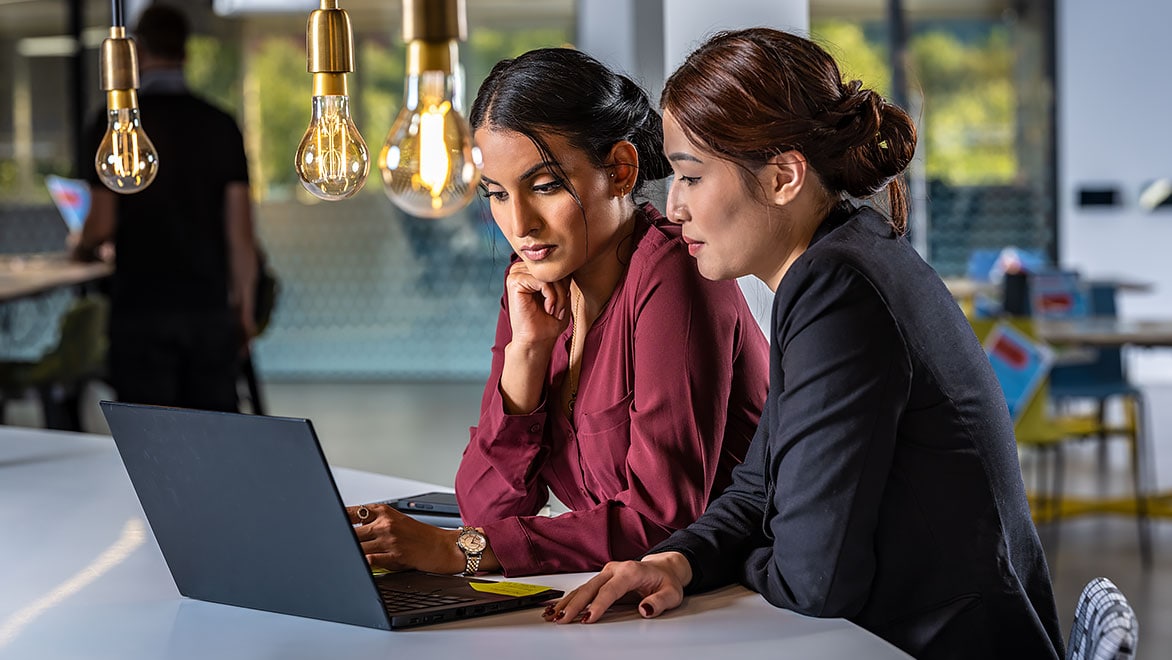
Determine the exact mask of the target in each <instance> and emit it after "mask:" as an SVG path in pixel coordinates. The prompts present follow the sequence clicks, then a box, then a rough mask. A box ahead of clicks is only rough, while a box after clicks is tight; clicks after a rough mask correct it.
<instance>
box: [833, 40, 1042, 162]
mask: <svg viewBox="0 0 1172 660" xmlns="http://www.w3.org/2000/svg"><path fill="white" fill-rule="evenodd" d="M811 32H812V34H813V37H814V39H816V40H817V41H818V42H819V43H820V44H822V45H823V46H824V47H825V48H827V50H828V51H829V52H830V53H831V54H832V55H834V57H835V58H836V59H837V60H838V61H839V64H840V67H841V69H842V73H843V77H844V78H845V79H846V80H853V79H861V80H862V81H863V82H864V84H865V85H866V86H868V87H871V88H874V89H876V90H877V91H879V92H880V93H883V94H888V93H889V92H890V85H891V73H890V67H889V66H888V55H887V47H886V45H885V44H883V45H881V44H876V43H874V42H871V41H868V40H867V38H866V35H865V33H864V30H863V26H861V25H859V24H858V23H852V22H848V21H843V20H825V21H818V22H815V23H814V24H813V26H812V29H811ZM909 51H910V53H909V55H910V67H909V68H910V70H909V72H908V86H909V88H910V89H909V93H910V94H911V95H913V96H915V95H916V94H917V93H919V94H921V95H922V97H923V106H922V111H921V116H920V117H916V120H917V123H918V125H919V128H920V139H921V141H922V143H921V149H922V151H923V153H924V163H925V169H926V173H927V176H928V178H930V179H940V180H942V181H945V182H947V183H950V184H955V185H967V184H993V183H1008V182H1011V181H1014V180H1015V179H1017V178H1018V177H1019V172H1018V162H1017V156H1016V151H1015V148H1016V145H1015V144H1014V128H1015V122H1016V117H1015V106H1016V103H1017V98H1016V93H1015V91H1014V88H1013V49H1012V46H1011V45H1010V43H1009V38H1008V35H1007V34H1006V31H1005V29H1004V28H1003V27H1000V26H997V27H994V28H993V29H991V30H989V31H988V32H987V35H986V36H984V37H983V38H975V39H966V40H962V39H961V38H960V37H958V36H957V35H956V34H953V33H952V32H949V31H946V30H944V29H939V28H930V29H927V30H923V31H920V32H917V33H915V34H913V36H912V37H911V39H910V40H909Z"/></svg>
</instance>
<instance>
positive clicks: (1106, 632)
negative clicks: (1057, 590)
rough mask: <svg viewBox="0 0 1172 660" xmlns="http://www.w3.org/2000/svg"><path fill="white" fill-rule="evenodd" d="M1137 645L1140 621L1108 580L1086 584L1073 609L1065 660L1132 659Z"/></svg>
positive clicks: (1121, 593)
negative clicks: (1072, 622)
mask: <svg viewBox="0 0 1172 660" xmlns="http://www.w3.org/2000/svg"><path fill="white" fill-rule="evenodd" d="M1138 645H1139V620H1138V619H1136V618H1135V611H1134V610H1132V609H1131V605H1130V604H1129V603H1128V602H1127V597H1126V596H1124V595H1123V592H1122V591H1120V590H1119V587H1116V586H1115V584H1114V583H1113V582H1111V580H1108V579H1107V578H1105V577H1098V578H1095V579H1093V580H1091V581H1090V582H1088V583H1087V586H1086V587H1085V588H1083V590H1082V595H1081V596H1079V598H1078V604H1077V605H1076V606H1075V608H1074V625H1073V626H1071V629H1070V643H1069V644H1067V645H1066V660H1131V659H1132V658H1135V649H1136V646H1138Z"/></svg>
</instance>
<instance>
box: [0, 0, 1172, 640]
mask: <svg viewBox="0 0 1172 660" xmlns="http://www.w3.org/2000/svg"><path fill="white" fill-rule="evenodd" d="M149 4H150V2H149V1H148V0H138V1H127V2H126V8H127V19H128V21H127V22H128V24H130V25H133V22H134V18H135V16H136V15H137V13H138V12H141V11H142V9H144V8H145V7H146V6H147V5H149ZM176 4H180V5H181V6H182V7H183V9H184V11H185V12H186V13H187V15H188V17H189V18H190V20H191V22H192V24H193V32H194V36H193V37H192V38H191V40H190V42H189V44H188V58H187V66H186V74H187V79H188V83H189V84H190V86H191V87H192V88H193V89H194V90H195V91H197V92H198V93H200V94H201V95H203V96H205V97H207V98H210V99H212V100H213V101H214V102H216V103H218V104H219V105H220V106H221V107H222V108H224V109H225V110H227V111H228V112H229V113H231V114H233V115H234V116H235V117H236V118H237V120H238V122H239V123H240V125H241V127H242V129H243V133H244V136H245V142H246V149H247V151H248V157H249V163H250V180H251V194H252V198H253V202H254V206H255V211H256V215H255V218H256V228H257V233H258V237H259V241H260V244H261V245H262V246H263V248H264V249H265V251H266V252H267V254H268V258H269V262H270V265H271V267H272V269H273V270H274V271H275V273H276V274H277V276H278V277H279V282H280V290H279V295H278V298H277V302H276V306H275V309H274V311H273V315H272V317H271V320H270V322H269V323H268V325H267V327H266V329H265V331H264V332H263V333H262V334H261V335H260V336H259V337H258V338H257V339H256V341H255V342H254V349H253V350H254V352H253V365H254V367H255V370H256V374H257V376H258V380H259V390H258V392H257V393H256V394H249V393H248V390H247V389H246V388H244V386H243V384H242V390H241V391H242V398H245V399H249V398H252V399H256V398H258V397H259V398H261V399H263V402H264V406H265V411H266V412H268V413H270V414H280V415H288V416H297V417H309V418H312V419H313V420H314V422H315V425H316V427H317V429H318V432H319V435H321V437H322V443H323V446H324V448H325V451H326V453H327V456H328V458H329V459H330V460H331V461H332V462H333V463H335V464H338V465H343V466H347V467H356V468H362V469H368V470H373V471H379V472H386V473H390V474H396V475H399V476H404V477H411V478H417V479H422V480H427V481H432V482H436V483H442V484H450V483H451V482H452V478H453V475H454V472H455V466H456V465H457V463H458V461H459V458H460V453H461V451H462V449H463V446H464V444H465V443H466V441H467V437H468V435H467V432H468V431H467V428H468V426H470V425H472V424H474V423H475V421H476V417H477V410H478V406H479V400H480V394H481V391H482V388H483V385H484V383H483V379H484V377H485V376H486V375H487V372H488V366H489V358H490V356H489V351H488V349H489V347H490V346H491V343H492V338H493V331H494V324H495V319H496V313H497V309H498V305H499V296H500V291H501V283H502V276H503V275H502V274H503V270H504V267H505V265H506V263H507V261H508V244H507V242H506V241H505V240H504V239H503V237H501V236H500V235H499V232H498V230H497V229H496V227H495V225H494V224H493V222H492V219H491V217H490V215H489V212H488V207H487V205H486V204H485V203H484V200H481V199H479V198H477V199H476V200H474V201H473V203H472V204H471V205H470V206H469V207H467V208H466V209H464V210H462V211H460V212H459V213H457V214H455V215H453V216H450V217H447V218H442V219H438V220H423V219H419V218H413V217H408V216H406V215H405V214H404V213H402V212H401V211H400V210H399V209H398V208H396V207H395V206H394V205H393V204H392V203H391V202H390V201H389V200H388V198H387V197H386V195H385V194H384V192H383V186H382V182H381V181H380V180H379V176H378V174H377V171H375V169H374V168H372V172H371V175H370V177H369V179H368V181H367V183H366V185H365V187H364V189H363V190H362V191H360V192H359V193H358V194H357V195H355V196H354V197H352V198H350V199H347V200H344V201H339V202H322V201H320V200H318V199H316V198H314V197H312V196H311V195H309V194H308V193H306V192H305V190H304V189H303V188H302V186H301V185H300V183H299V181H298V178H297V174H296V172H295V171H294V168H293V157H294V153H295V151H296V149H297V145H298V143H299V142H300V140H301V137H302V134H303V133H304V131H305V128H306V125H307V123H308V121H309V115H310V97H311V87H310V76H309V74H307V72H306V52H305V25H306V16H307V14H308V13H309V12H310V11H311V10H313V9H316V8H318V6H319V3H318V2H314V1H306V0H199V1H190V2H183V3H176ZM341 6H342V8H344V9H346V10H347V11H348V12H349V14H350V16H351V19H352V23H353V27H354V43H355V62H354V64H355V72H354V73H353V74H351V75H350V81H349V85H350V97H351V103H352V112H353V116H354V120H355V122H356V124H357V126H358V127H359V129H360V130H361V131H362V133H363V135H364V136H365V138H366V141H367V144H368V146H369V147H370V149H371V152H372V153H377V151H378V149H379V147H380V146H381V145H382V142H383V140H384V137H385V135H386V132H387V130H388V129H389V128H390V126H391V124H392V122H393V120H394V118H395V115H396V113H397V112H398V109H399V108H400V107H401V104H402V101H403V98H402V97H403V87H404V67H405V53H404V46H403V43H402V40H401V38H400V30H401V4H400V3H399V2H398V1H396V0H343V2H341ZM109 11H110V3H109V2H108V1H107V0H35V1H34V0H0V253H2V254H8V255H22V257H27V255H30V254H38V253H52V252H55V251H60V250H61V249H63V246H64V241H65V235H66V226H65V223H63V222H62V221H61V216H60V215H59V211H58V210H57V209H56V208H55V207H54V206H53V204H52V203H51V201H50V195H49V192H48V191H47V189H46V185H45V177H46V175H60V176H63V177H71V178H83V174H84V170H85V169H86V168H92V167H93V158H94V155H93V154H92V153H87V152H86V151H85V149H84V148H83V147H82V138H81V135H82V133H81V131H82V129H83V125H84V120H85V118H86V117H88V116H90V113H91V112H92V111H93V110H94V109H95V108H98V107H99V106H100V104H101V103H103V100H104V98H103V96H102V92H101V90H100V89H99V86H98V81H97V73H98V70H97V59H98V56H97V48H98V46H99V44H100V42H101V40H102V39H103V38H104V37H105V36H106V34H107V29H108V26H109V24H110V16H109ZM467 18H468V26H469V28H468V40H467V42H466V43H464V44H462V46H461V51H460V53H461V63H462V66H463V71H464V77H465V83H466V84H465V87H466V91H465V97H466V98H465V102H466V103H468V102H470V100H471V97H472V96H473V95H474V94H475V90H476V88H477V87H478V85H479V83H480V81H481V79H482V78H483V77H484V75H485V74H486V73H487V72H488V71H489V69H490V68H491V66H492V65H493V64H494V63H495V62H496V61H497V60H499V59H501V58H503V57H509V56H512V55H516V54H519V53H521V52H523V51H525V50H528V49H530V48H534V47H540V46H559V45H574V46H577V47H579V48H582V49H583V50H586V51H587V52H590V53H591V54H593V55H595V56H597V57H599V58H601V59H603V60H604V61H606V62H607V63H609V64H611V65H613V66H615V67H617V68H619V69H622V70H625V71H627V72H629V73H631V74H633V75H634V76H635V77H636V78H637V79H638V80H640V81H642V82H643V84H644V86H645V87H646V89H647V90H648V91H649V92H650V93H651V94H652V95H653V97H654V98H657V97H658V92H659V89H660V87H661V85H662V82H663V79H664V78H665V76H666V75H667V74H668V73H670V72H671V70H672V69H673V68H674V66H675V65H676V64H678V63H679V62H680V61H681V60H682V58H683V57H684V55H685V54H686V53H687V52H688V51H689V50H690V48H691V47H693V46H694V45H696V44H698V43H699V42H700V41H701V40H702V38H703V37H704V35H705V34H706V33H708V32H710V31H712V30H715V29H719V28H726V27H742V26H749V25H759V24H760V25H770V26H773V27H779V28H783V29H794V30H798V31H808V32H809V33H810V34H811V35H812V36H813V37H814V38H815V39H817V40H818V41H820V42H821V43H823V44H824V45H825V46H826V47H827V48H828V49H829V50H830V52H831V53H832V54H834V55H835V56H836V57H837V58H838V59H839V61H840V62H841V63H842V66H843V70H844V74H845V75H846V76H847V77H848V79H851V78H855V77H858V78H861V79H862V80H864V81H866V82H867V83H868V85H869V86H874V87H876V88H877V89H878V90H879V91H881V92H882V93H884V94H885V95H886V96H888V97H889V98H891V99H893V100H895V101H897V102H899V103H901V104H903V105H905V106H906V107H907V108H909V109H910V111H911V114H912V115H913V117H915V118H916V119H917V120H918V123H919V129H920V148H919V156H918V157H917V159H916V161H915V165H914V167H913V168H912V169H913V172H912V176H911V180H910V185H911V190H912V197H913V206H912V211H911V235H910V237H911V240H912V241H913V243H914V244H915V245H916V247H917V248H918V249H919V250H920V252H921V254H922V255H923V256H924V257H925V258H926V259H927V260H928V261H929V263H931V264H932V265H933V266H934V267H935V268H936V269H937V271H938V272H939V273H940V274H941V275H942V276H945V277H948V278H960V279H965V280H966V281H972V280H973V279H974V277H973V276H974V275H977V276H979V277H977V278H976V279H980V277H983V276H986V275H988V266H989V264H985V267H984V268H983V269H981V270H983V271H984V272H977V273H974V272H973V271H972V267H971V263H972V257H973V255H974V253H980V252H981V251H985V252H986V253H987V252H988V251H994V252H996V253H998V254H999V252H998V251H1000V250H1002V249H1003V248H1005V247H1007V246H1013V247H1014V248H1016V249H1017V250H1020V251H1022V252H1024V253H1028V254H1031V255H1035V256H1036V257H1037V258H1038V259H1040V260H1042V261H1044V262H1046V263H1049V264H1051V265H1053V266H1057V267H1061V268H1065V269H1071V270H1077V271H1079V272H1080V273H1082V274H1083V275H1084V276H1086V277H1098V278H1116V279H1125V280H1127V281H1130V282H1136V283H1142V284H1143V286H1142V287H1136V288H1137V289H1143V292H1142V293H1125V294H1121V295H1120V296H1119V297H1118V304H1117V309H1116V313H1117V315H1118V316H1119V317H1121V318H1125V319H1126V318H1136V319H1140V318H1153V317H1160V316H1166V317H1167V316H1172V312H1170V310H1172V261H1169V260H1168V258H1167V257H1166V248H1165V246H1167V245H1172V221H1170V220H1172V205H1169V204H1168V203H1167V198H1168V197H1169V195H1170V193H1172V185H1170V184H1169V183H1168V181H1169V180H1170V179H1172V159H1169V157H1168V150H1169V146H1170V145H1172V123H1170V122H1168V121H1167V120H1166V116H1165V115H1166V114H1167V110H1166V109H1167V108H1168V107H1169V105H1172V91H1169V88H1168V86H1167V85H1165V84H1163V82H1162V81H1163V70H1162V68H1161V67H1163V66H1165V64H1166V63H1167V62H1169V61H1172V41H1170V40H1168V39H1167V38H1166V36H1165V35H1164V34H1163V33H1164V32H1165V31H1166V26H1167V25H1168V24H1169V23H1170V22H1172V5H1170V4H1169V3H1167V2H1163V1H1162V0H1117V1H1116V2H1111V3H1100V2H1084V1H1082V0H1037V1H1032V0H1031V1H1027V0H755V1H754V0H725V1H723V2H719V3H714V2H711V1H710V0H577V1H575V0H538V1H530V0H467ZM143 122H144V125H145V127H146V128H147V131H148V133H149V128H150V118H149V117H144V118H143ZM160 166H161V167H166V159H165V157H163V158H161V165H160ZM1162 191H1163V192H1162ZM1161 192H1162V194H1161ZM0 281H2V278H0ZM748 295H749V298H750V302H751V303H755V304H756V305H757V306H758V308H759V309H767V307H768V300H769V296H768V294H767V292H763V291H762V290H760V289H752V288H750V289H748ZM77 296H78V294H77V292H76V291H75V290H74V289H72V288H60V289H54V290H51V291H47V292H43V293H39V294H38V295H35V296H25V297H21V298H20V299H17V300H11V301H8V302H3V303H0V364H9V365H11V364H26V365H27V364H28V363H35V362H37V361H38V360H41V359H42V358H43V357H44V356H46V355H50V354H52V353H53V351H54V349H55V348H58V347H59V346H60V345H61V343H62V342H63V341H65V339H66V338H67V337H69V336H72V335H71V334H70V331H68V330H67V329H66V327H65V324H63V322H62V319H63V318H65V317H66V316H68V314H69V312H70V310H71V309H73V308H74V307H75V306H76V304H75V300H76V298H77ZM764 313H766V314H767V312H764ZM91 322H92V323H97V322H98V321H97V320H95V319H91ZM1124 357H1125V360H1126V366H1127V368H1128V370H1129V377H1130V379H1131V382H1132V383H1134V384H1135V385H1136V386H1137V387H1139V388H1140V389H1142V391H1143V392H1144V394H1145V395H1146V397H1147V401H1148V402H1149V411H1150V414H1149V419H1148V420H1147V422H1148V429H1149V430H1150V438H1151V440H1150V444H1151V445H1152V447H1153V448H1154V452H1153V453H1152V454H1151V455H1149V456H1147V457H1145V461H1146V462H1147V464H1146V468H1145V469H1148V470H1150V473H1151V474H1152V476H1153V481H1152V483H1150V484H1149V487H1152V488H1159V487H1160V485H1161V484H1162V483H1167V482H1168V475H1172V464H1170V463H1172V447H1170V446H1169V443H1168V440H1167V438H1169V437H1172V414H1170V413H1168V412H1167V411H1168V410H1172V406H1169V405H1167V404H1170V403H1172V387H1170V384H1172V351H1168V350H1166V349H1164V350H1158V349H1154V350H1149V349H1126V352H1125V353H1124ZM89 360H90V361H91V362H92V361H93V356H89ZM83 371H86V373H84V374H70V380H71V381H72V382H71V383H65V384H63V383H50V385H48V386H42V385H38V386H37V387H32V388H30V387H29V385H30V382H8V383H7V384H5V383H3V382H0V390H2V391H3V393H2V395H0V402H3V404H4V411H5V420H6V423H9V424H18V425H28V426H44V425H53V424H51V423H50V422H51V421H53V420H50V419H49V418H50V417H51V415H50V414H49V413H46V412H45V411H46V410H48V408H46V407H44V406H42V403H43V401H42V399H44V397H45V396H49V397H53V396H56V397H57V399H62V398H65V399H69V400H72V399H79V400H80V402H81V405H82V412H81V416H80V420H79V423H80V426H81V427H82V428H83V429H85V430H88V431H94V432H104V431H105V428H104V425H103V423H102V420H101V419H100V416H99V415H98V414H97V413H96V405H95V403H94V402H95V401H96V400H97V399H99V398H101V397H103V396H108V395H109V391H108V389H105V388H104V386H103V385H102V383H101V371H100V368H97V369H90V370H88V371H87V370H83ZM4 373H5V372H4V367H0V381H3V380H4V378H3V374H4ZM8 373H9V374H11V373H12V372H11V370H9V372H8ZM89 376H95V378H92V379H91V378H90V377H89ZM78 383H80V386H78V387H74V386H76V385H78ZM54 388H56V389H54ZM63 388H65V389H70V388H74V389H76V390H77V391H69V392H64V393H63V391H62V390H63ZM46 392H48V394H47V395H46ZM38 393H40V396H37V394H38ZM253 403H256V401H253ZM246 407H247V406H246ZM1023 460H1026V461H1028V460H1032V459H1029V458H1028V457H1027V456H1025V455H1024V454H1023ZM1066 463H1067V465H1066V476H1067V483H1068V485H1067V488H1068V490H1071V491H1072V492H1079V490H1080V489H1084V490H1086V491H1093V492H1097V493H1101V491H1102V490H1103V489H1107V490H1108V491H1111V492H1114V491H1115V490H1117V491H1119V492H1121V493H1126V492H1128V489H1129V488H1131V486H1130V485H1129V482H1128V479H1130V473H1129V467H1130V464H1129V456H1128V454H1127V451H1126V449H1121V448H1111V449H1109V450H1107V452H1106V453H1102V452H1101V451H1100V450H1099V449H1098V448H1097V447H1095V446H1086V447H1081V446H1080V447H1075V448H1074V450H1073V451H1071V452H1068V454H1067V456H1066ZM1027 467H1028V465H1027ZM1134 527H1135V521H1134V519H1131V518H1129V517H1126V516H1111V515H1106V516H1088V517H1080V518H1078V519H1073V520H1068V521H1065V522H1063V523H1062V537H1061V538H1062V542H1061V544H1060V545H1056V544H1053V543H1051V544H1049V547H1050V549H1051V552H1052V556H1051V560H1052V562H1054V570H1055V575H1056V580H1057V583H1058V590H1057V593H1058V597H1059V607H1060V611H1061V612H1062V613H1063V616H1064V620H1065V619H1066V618H1068V617H1067V614H1068V613H1069V612H1070V610H1071V608H1072V607H1073V603H1074V599H1075V597H1076V596H1077V594H1078V590H1079V589H1080V588H1081V586H1082V584H1083V583H1085V581H1086V579H1087V578H1088V577H1090V576H1091V574H1092V573H1093V574H1106V575H1109V576H1111V577H1112V579H1114V580H1115V581H1116V582H1117V583H1118V584H1120V586H1121V587H1123V589H1124V591H1125V592H1127V593H1128V594H1129V595H1130V596H1131V597H1132V598H1133V600H1134V601H1136V605H1137V609H1138V610H1139V611H1140V618H1141V621H1151V622H1154V621H1156V620H1157V618H1158V617H1164V616H1167V615H1168V613H1169V612H1168V611H1169V610H1170V609H1172V536H1170V534H1169V533H1168V530H1167V529H1166V525H1165V524H1162V523H1156V524H1155V525H1154V527H1153V531H1154V549H1155V552H1154V557H1153V562H1152V567H1151V568H1150V569H1144V568H1143V567H1141V565H1140V561H1139V554H1138V549H1137V543H1138V541H1137V538H1136V534H1135V533H1134V531H1133V530H1134ZM1044 538H1045V535H1044ZM1057 548H1060V554H1059V553H1058V552H1057V551H1056V549H1057ZM1157 627H1158V625H1153V624H1152V623H1148V627H1147V629H1146V631H1145V632H1148V633H1155V630H1156V628H1157ZM1156 639H1157V638H1154V637H1152V636H1146V642H1145V646H1147V647H1148V648H1167V647H1168V646H1169V645H1172V636H1170V637H1169V638H1168V640H1165V641H1166V643H1164V644H1160V643H1159V642H1158V641H1156Z"/></svg>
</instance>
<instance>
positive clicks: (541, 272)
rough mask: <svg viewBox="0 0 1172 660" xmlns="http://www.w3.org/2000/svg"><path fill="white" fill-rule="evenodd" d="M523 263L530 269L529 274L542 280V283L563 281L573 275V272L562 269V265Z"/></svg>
mask: <svg viewBox="0 0 1172 660" xmlns="http://www.w3.org/2000/svg"><path fill="white" fill-rule="evenodd" d="M522 261H523V263H525V265H526V266H528V267H529V274H531V275H532V276H533V277H536V278H537V279H539V280H541V281H542V282H546V283H549V284H552V283H553V282H557V281H559V280H563V279H565V278H566V277H567V276H568V275H570V274H571V273H572V271H567V270H566V269H565V268H564V267H562V264H558V263H549V262H538V263H531V262H527V261H524V260H522Z"/></svg>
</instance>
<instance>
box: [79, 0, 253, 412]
mask: <svg viewBox="0 0 1172 660" xmlns="http://www.w3.org/2000/svg"><path fill="white" fill-rule="evenodd" d="M133 36H134V38H135V43H136V45H137V47H138V62H139V71H140V89H139V92H138V97H139V106H140V108H141V116H142V125H143V129H144V130H145V132H146V134H147V136H148V137H150V139H151V141H152V142H153V143H154V145H155V148H156V151H157V152H158V155H159V171H158V174H157V176H156V178H155V180H154V182H153V183H152V184H151V185H150V186H149V187H147V188H146V189H145V190H143V191H142V192H139V193H136V194H132V195H121V194H117V193H114V192H112V191H110V190H109V189H107V188H106V187H105V186H104V185H102V183H101V182H100V181H99V180H98V178H97V173H96V171H95V170H94V168H92V167H91V168H89V170H88V180H89V183H90V188H91V190H92V191H93V203H92V206H91V209H90V213H89V215H88V216H87V217H86V221H85V226H84V227H83V229H82V232H81V236H80V238H79V239H78V242H77V247H76V250H75V254H76V255H77V256H78V257H79V258H82V259H86V258H93V255H94V254H95V253H96V251H97V250H98V248H99V247H100V246H102V245H103V244H105V243H107V242H108V241H109V242H112V243H113V247H114V255H115V262H116V266H115V271H114V276H113V283H112V288H111V301H110V303H111V309H110V354H109V369H110V384H111V385H112V386H113V387H114V389H115V390H116V391H117V393H118V398H119V399H120V400H122V401H128V402H133V403H149V404H156V405H168V406H179V407H186V408H201V409H207V410H228V411H235V410H237V394H236V379H237V376H238V374H239V369H240V360H241V357H242V355H243V354H244V351H247V343H248V340H249V339H250V338H251V337H252V336H253V335H254V334H255V329H254V321H253V318H254V317H253V307H254V304H255V301H254V296H255V289H256V277H257V255H256V243H255V238H254V233H253V223H252V206H251V203H250V199H249V190H248V164H247V161H246V158H245V153H244V140H243V137H242V135H241V133H240V129H239V127H238V126H237V125H236V122H235V120H234V119H233V118H232V117H231V116H230V115H228V114H226V113H224V112H223V111H221V110H219V109H217V108H215V107H213V106H212V105H210V104H209V103H207V102H206V101H204V100H202V99H200V98H198V97H196V96H194V95H193V94H192V93H191V92H190V91H189V90H188V89H187V85H186V83H185V81H184V76H183V64H184V60H185V58H186V42H187V37H188V24H187V20H186V18H185V17H184V16H183V14H181V13H180V12H179V11H178V10H177V9H175V8H173V7H168V6H166V5H153V6H151V7H149V8H147V9H146V10H145V11H144V12H143V14H142V16H141V17H140V19H139V22H138V26H137V28H136V29H135V31H134V33H133ZM105 131H106V116H105V112H102V114H101V117H99V121H96V122H95V123H94V125H93V126H92V127H91V130H90V132H89V145H90V147H91V148H92V150H93V151H95V152H96V151H97V147H98V145H99V144H100V142H101V139H102V136H103V134H104V133H105Z"/></svg>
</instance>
